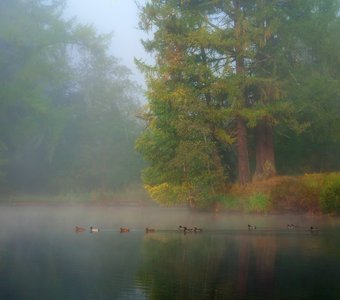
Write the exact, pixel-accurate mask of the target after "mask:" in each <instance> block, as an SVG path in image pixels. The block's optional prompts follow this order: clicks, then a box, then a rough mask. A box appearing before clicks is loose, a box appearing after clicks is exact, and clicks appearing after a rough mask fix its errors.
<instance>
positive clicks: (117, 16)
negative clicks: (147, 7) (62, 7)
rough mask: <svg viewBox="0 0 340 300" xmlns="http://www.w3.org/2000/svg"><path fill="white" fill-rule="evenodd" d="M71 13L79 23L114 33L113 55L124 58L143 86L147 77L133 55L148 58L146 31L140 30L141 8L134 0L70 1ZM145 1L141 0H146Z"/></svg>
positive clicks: (124, 62) (69, 12)
mask: <svg viewBox="0 0 340 300" xmlns="http://www.w3.org/2000/svg"><path fill="white" fill-rule="evenodd" d="M67 2H68V5H67V8H66V12H67V15H68V16H76V17H77V19H78V21H79V22H80V23H85V24H92V25H94V27H96V28H97V30H98V32H100V33H109V32H112V31H113V32H114V36H113V41H112V54H113V55H114V56H115V57H117V58H120V59H121V63H122V64H124V65H125V66H127V67H128V68H129V69H130V70H131V71H132V72H133V73H134V76H133V79H134V80H136V81H137V82H138V83H140V84H141V85H143V84H144V77H143V75H142V74H140V72H139V71H138V70H137V68H136V66H135V64H134V57H136V58H143V59H145V60H148V59H150V57H149V56H148V55H147V54H146V53H145V51H144V49H143V46H142V45H141V43H140V39H141V38H142V37H145V34H144V33H143V32H142V31H141V30H139V29H138V9H137V5H136V3H135V0H67ZM144 2H145V0H138V3H144Z"/></svg>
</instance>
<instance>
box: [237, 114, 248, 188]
mask: <svg viewBox="0 0 340 300" xmlns="http://www.w3.org/2000/svg"><path fill="white" fill-rule="evenodd" d="M237 164H238V180H239V182H240V183H241V184H246V183H247V182H249V179H250V176H249V160H248V141H247V128H246V125H245V123H244V120H242V119H241V118H240V117H238V119H237Z"/></svg>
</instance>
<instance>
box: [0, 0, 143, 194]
mask: <svg viewBox="0 0 340 300" xmlns="http://www.w3.org/2000/svg"><path fill="white" fill-rule="evenodd" d="M64 4H65V2H64V1H62V0H61V1H58V0H57V1H47V2H46V1H42V0H34V1H21V0H13V1H5V3H1V4H0V86H1V88H0V145H1V148H0V170H1V172H4V173H6V179H7V185H9V186H11V187H12V188H14V189H15V190H17V191H43V192H46V191H56V192H64V193H69V192H87V191H92V190H93V189H106V190H110V189H111V190H116V189H118V188H122V187H123V186H128V185H129V184H130V183H132V182H138V181H139V171H140V168H141V166H142V161H141V159H140V158H139V156H138V154H137V153H135V151H134V140H135V138H136V137H137V135H138V134H139V132H140V125H139V124H138V123H137V122H136V120H135V116H134V114H135V112H136V110H137V108H138V105H139V103H138V99H139V97H140V96H139V95H140V88H139V87H138V86H137V85H136V84H135V83H134V82H132V81H131V80H130V71H129V70H128V69H127V68H126V67H124V66H122V65H120V64H119V63H118V61H117V59H116V58H114V57H112V56H111V55H110V54H109V42H110V36H109V35H107V36H101V35H98V34H97V33H96V31H95V30H94V29H93V28H92V27H91V26H83V25H79V24H77V22H76V20H72V21H70V20H66V19H65V18H64V17H63V11H64V8H65V6H64ZM3 161H6V164H4V163H3ZM0 177H1V178H4V177H5V175H4V174H3V173H1V175H0Z"/></svg>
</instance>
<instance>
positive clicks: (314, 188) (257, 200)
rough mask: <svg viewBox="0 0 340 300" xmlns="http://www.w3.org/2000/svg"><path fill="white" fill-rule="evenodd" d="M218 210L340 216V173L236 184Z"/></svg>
mask: <svg viewBox="0 0 340 300" xmlns="http://www.w3.org/2000/svg"><path fill="white" fill-rule="evenodd" d="M217 209H220V210H226V211H245V212H258V213H266V212H299V213H303V212H310V213H332V214H339V213H340V173H339V172H336V173H327V174H305V175H302V176H296V177H295V176H294V177H293V176H277V177H274V178H270V179H267V180H262V181H254V182H252V183H250V184H248V185H245V186H241V185H238V184H235V185H233V186H232V187H231V189H230V191H229V193H228V195H226V196H225V197H223V198H222V199H221V201H220V202H219V203H218V207H217Z"/></svg>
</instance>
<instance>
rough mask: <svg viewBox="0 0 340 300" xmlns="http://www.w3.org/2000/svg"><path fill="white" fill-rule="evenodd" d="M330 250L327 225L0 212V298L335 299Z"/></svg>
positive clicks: (303, 220) (183, 215) (337, 259)
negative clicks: (314, 229)
mask: <svg viewBox="0 0 340 300" xmlns="http://www.w3.org/2000/svg"><path fill="white" fill-rule="evenodd" d="M249 223H251V224H256V225H257V228H258V229H257V230H256V231H255V230H254V231H248V229H247V224H249ZM287 223H296V224H298V225H299V228H297V229H296V230H287V228H286V224H287ZM179 224H182V225H185V226H200V227H203V228H204V231H203V232H202V233H188V234H183V233H180V232H178V231H177V230H176V229H177V227H178V225H179ZM75 225H79V226H82V227H84V228H86V229H87V230H86V231H85V232H80V233H76V232H75V231H74V226H75ZM311 225H314V226H318V227H320V228H321V231H320V232H319V233H310V232H309V231H308V228H309V227H310V226H311ZM90 226H94V227H99V228H100V229H101V230H100V231H99V233H90V232H89V230H88V229H89V228H90ZM122 226H129V227H130V229H131V231H130V232H129V233H123V234H122V233H120V232H119V228H120V227H122ZM145 227H152V228H156V229H159V230H156V232H155V233H149V234H145V232H144V228H145ZM339 249H340V220H339V219H336V218H326V217H324V218H321V217H311V216H309V217H308V216H303V217H301V216H255V215H250V216H249V215H248V216H247V215H223V214H219V215H214V214H208V213H190V212H189V211H186V210H179V209H170V210H166V209H158V208H115V207H109V208H107V207H106V208H100V207H82V208H81V207H67V208H65V207H34V208H33V207H0V299H28V300H30V299H65V300H73V299H75V300H76V299H82V300H84V299H119V300H120V299H122V300H123V299H124V300H125V299H161V300H163V299H183V300H188V299H195V300H196V299H340V285H339V282H340V281H339V279H340V273H339V270H340V250H339Z"/></svg>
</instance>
